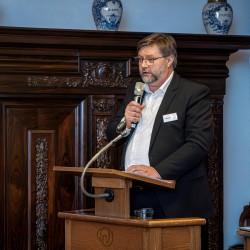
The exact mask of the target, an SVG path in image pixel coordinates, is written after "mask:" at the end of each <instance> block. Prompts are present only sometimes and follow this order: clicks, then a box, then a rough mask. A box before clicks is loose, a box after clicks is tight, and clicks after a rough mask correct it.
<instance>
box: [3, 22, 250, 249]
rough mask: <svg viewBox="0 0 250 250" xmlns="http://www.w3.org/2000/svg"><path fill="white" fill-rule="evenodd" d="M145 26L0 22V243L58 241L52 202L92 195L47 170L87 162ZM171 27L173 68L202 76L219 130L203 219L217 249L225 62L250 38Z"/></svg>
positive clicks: (102, 162)
mask: <svg viewBox="0 0 250 250" xmlns="http://www.w3.org/2000/svg"><path fill="white" fill-rule="evenodd" d="M146 35H148V33H140V32H100V31H78V30H56V29H28V28H8V27H0V97H1V99H0V110H1V116H0V190H2V191H1V193H0V200H1V201H3V202H1V204H0V210H1V211H3V212H2V213H1V215H0V221H1V223H2V224H1V225H0V226H1V228H2V229H3V230H0V248H1V249H17V248H18V249H25V250H26V249H36V246H39V247H40V246H41V248H42V246H44V247H45V245H46V243H48V245H47V247H48V249H60V250H61V249H63V248H64V225H63V222H62V221H60V220H59V219H58V218H57V212H58V211H65V210H72V209H80V208H82V207H84V208H87V207H89V206H90V204H92V203H91V202H90V203H88V202H86V199H85V197H83V196H82V194H81V192H80V191H79V187H78V184H77V181H76V180H75V178H74V177H73V176H68V175H64V176H60V177H59V178H52V176H53V171H52V166H53V165H62V166H84V165H85V164H86V163H87V162H88V161H89V159H90V158H91V157H92V156H93V155H94V154H95V153H96V152H97V151H98V150H99V149H100V148H102V147H103V146H104V145H105V144H106V143H107V139H106V136H105V129H106V126H107V124H108V122H109V120H110V119H112V117H113V115H114V114H115V112H116V111H117V110H118V109H119V108H120V106H121V102H122V99H123V97H124V95H125V92H126V87H127V85H129V84H130V83H131V82H132V81H134V80H138V79H139V74H138V68H137V66H136V65H135V64H134V62H133V60H131V58H133V56H135V55H136V44H137V42H138V41H139V40H140V39H142V38H143V37H145V36H146ZM173 36H174V38H175V39H176V41H177V45H178V67H177V71H178V73H179V74H180V75H182V76H184V77H186V78H189V79H191V80H194V81H197V82H201V83H204V84H206V85H207V86H209V87H210V89H211V92H212V96H213V99H212V103H211V105H212V107H213V114H214V121H215V134H214V143H213V147H212V149H211V152H210V155H209V156H208V175H209V182H210V187H211V192H212V198H213V202H214V206H215V216H214V217H213V218H212V219H210V220H209V221H208V224H207V227H208V234H207V238H208V244H207V249H209V250H220V249H222V244H223V237H222V235H223V189H222V186H223V155H222V154H223V151H222V146H223V137H222V135H223V130H222V129H223V118H222V115H223V95H224V94H225V82H226V78H227V77H228V73H229V72H228V69H227V67H226V62H227V61H228V60H229V56H230V55H231V54H232V53H234V52H236V51H237V50H239V49H249V48H250V42H249V41H250V39H249V37H248V36H216V35H193V34H173ZM31 130H32V132H31ZM34 133H37V135H36V136H33V134H34ZM41 133H42V134H41ZM27 138H29V139H27ZM39 138H40V139H39ZM43 138H44V139H45V141H47V142H48V144H47V148H46V146H45V145H46V143H45V141H43ZM36 139H39V140H38V141H36ZM31 145H32V146H31ZM34 145H37V146H38V148H37V149H35V147H34ZM121 152H122V147H116V148H112V149H110V150H109V151H108V152H105V153H104V154H102V155H101V156H100V157H99V158H98V160H97V162H96V163H95V164H93V166H94V167H104V168H111V167H115V168H118V167H119V164H120V160H121ZM47 160H48V167H47V165H46V164H47ZM34 169H37V171H38V172H36V171H34ZM46 169H47V171H48V172H46ZM41 171H42V172H41ZM44 178H45V181H44ZM46 178H47V181H48V182H47V183H46ZM27 179H28V182H27ZM35 181H36V182H37V183H38V184H37V188H38V189H37V190H36V187H35V184H34V182H35ZM46 185H47V186H48V190H46ZM47 191H48V193H47ZM27 200H28V203H27V202H26V201H27ZM36 206H37V207H38V208H39V209H37V210H36ZM42 209H43V211H42ZM46 209H47V212H45V211H46ZM43 212H44V213H43ZM45 213H47V214H48V222H46V219H45ZM38 217H39V218H38ZM40 219H41V220H40ZM46 223H47V224H46ZM36 225H37V226H36ZM46 230H47V231H46ZM46 234H47V236H46ZM46 237H48V238H47V239H46ZM10 239H11V240H10Z"/></svg>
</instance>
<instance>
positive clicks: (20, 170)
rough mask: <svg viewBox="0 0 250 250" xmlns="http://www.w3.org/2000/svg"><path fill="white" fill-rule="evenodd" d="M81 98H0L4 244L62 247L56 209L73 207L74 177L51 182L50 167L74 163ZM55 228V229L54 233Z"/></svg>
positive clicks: (76, 160) (76, 161)
mask: <svg viewBox="0 0 250 250" xmlns="http://www.w3.org/2000/svg"><path fill="white" fill-rule="evenodd" d="M82 102H83V100H67V101H66V102H65V100H47V101H46V102H45V101H44V100H41V101H35V100H32V101H31V100H29V99H28V100H27V99H25V100H23V99H18V100H17V101H12V102H9V101H8V102H2V105H3V112H4V114H5V116H4V121H5V129H4V130H5V138H4V144H5V148H4V152H5V154H6V156H5V164H4V165H5V192H6V203H5V206H6V211H5V220H6V236H7V237H6V239H7V240H6V242H5V246H6V249H60V248H59V246H61V247H62V248H63V247H64V241H63V238H64V230H63V227H62V224H63V223H61V222H59V221H58V219H57V212H58V211H62V210H64V209H69V208H72V209H74V208H75V200H74V197H75V185H74V183H75V180H74V178H68V177H67V178H62V179H61V180H60V179H59V180H58V183H53V181H54V180H53V170H52V168H53V166H54V165H64V166H76V165H79V162H80V161H81V158H82V157H83V154H82V153H83V151H82V147H81V146H80V145H79V141H80V137H82V136H83V135H82V131H80V129H79V128H80V127H82V128H83V125H82V124H81V120H82V119H81V117H82V110H81V111H80V109H81V108H80V106H81V105H82ZM76 134H77V135H78V137H76ZM72 148H73V149H74V150H72ZM55 187H57V188H55ZM55 190H56V192H55ZM55 228H60V230H58V231H57V232H55ZM27 235H28V237H27ZM61 239H62V240H61ZM53 244H56V245H55V246H56V247H55V246H53Z"/></svg>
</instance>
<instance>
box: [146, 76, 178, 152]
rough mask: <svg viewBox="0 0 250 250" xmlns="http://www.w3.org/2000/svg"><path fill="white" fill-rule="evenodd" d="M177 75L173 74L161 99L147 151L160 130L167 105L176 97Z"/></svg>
mask: <svg viewBox="0 0 250 250" xmlns="http://www.w3.org/2000/svg"><path fill="white" fill-rule="evenodd" d="M179 79H180V77H179V75H178V74H176V73H174V76H173V79H172V81H171V83H170V85H169V86H168V89H167V91H166V93H165V95H164V97H163V99H162V102H161V105H160V107H159V110H158V112H157V115H156V117H155V122H154V126H153V130H152V135H151V139H150V146H149V150H150V149H151V147H152V145H153V143H154V140H155V138H156V135H157V133H158V131H159V129H160V126H161V124H162V121H163V120H162V119H163V118H162V117H163V115H165V114H166V113H167V110H168V108H169V105H170V104H171V102H172V100H173V99H174V97H175V95H176V89H177V88H178V84H179Z"/></svg>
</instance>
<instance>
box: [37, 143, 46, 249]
mask: <svg viewBox="0 0 250 250" xmlns="http://www.w3.org/2000/svg"><path fill="white" fill-rule="evenodd" d="M36 246H37V249H39V250H45V249H48V142H47V140H46V138H38V139H37V144H36Z"/></svg>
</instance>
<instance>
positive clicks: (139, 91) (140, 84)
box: [134, 82, 144, 96]
mask: <svg viewBox="0 0 250 250" xmlns="http://www.w3.org/2000/svg"><path fill="white" fill-rule="evenodd" d="M143 91H144V83H143V82H137V83H136V84H135V90H134V94H135V95H140V96H142V95H143Z"/></svg>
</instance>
